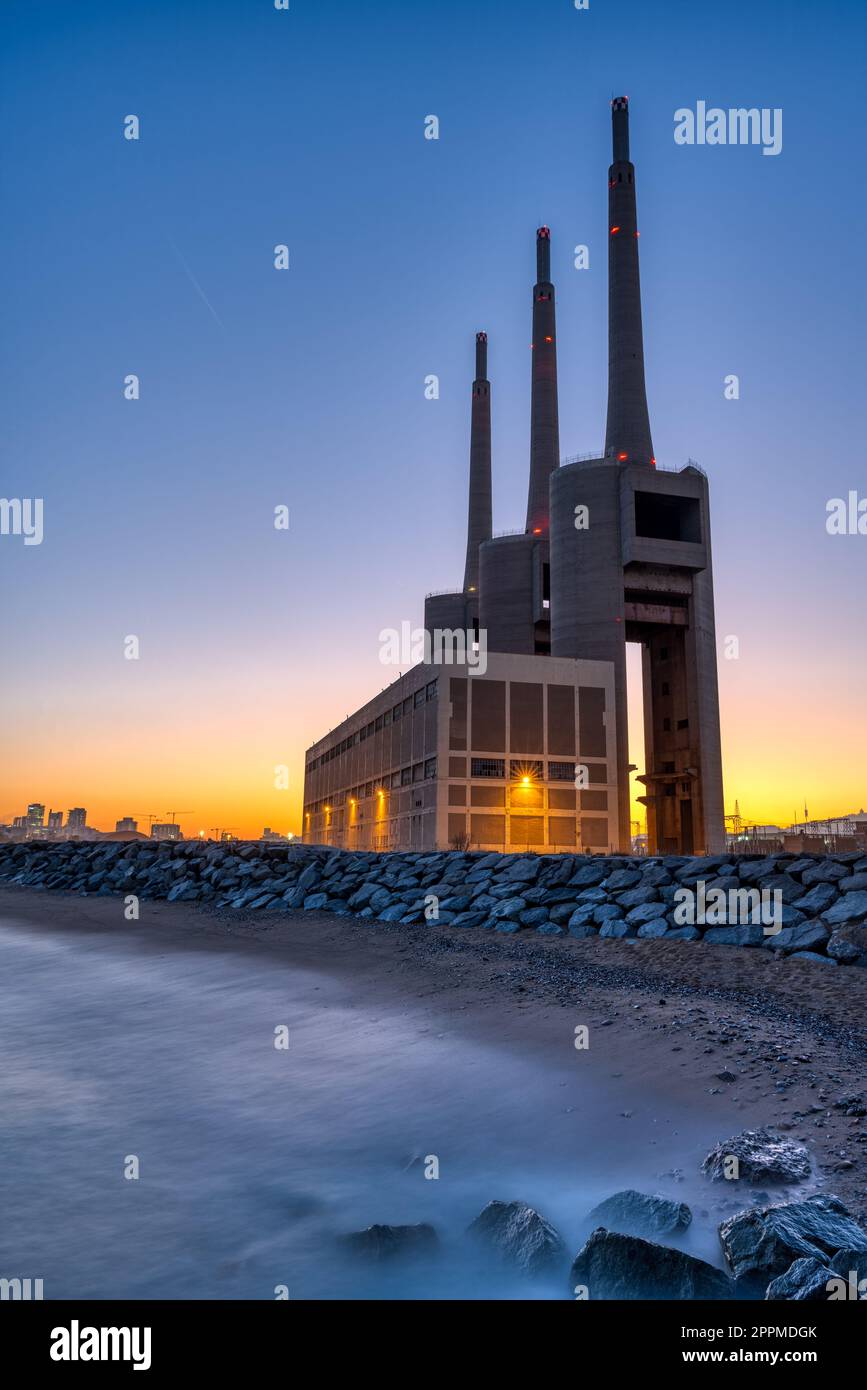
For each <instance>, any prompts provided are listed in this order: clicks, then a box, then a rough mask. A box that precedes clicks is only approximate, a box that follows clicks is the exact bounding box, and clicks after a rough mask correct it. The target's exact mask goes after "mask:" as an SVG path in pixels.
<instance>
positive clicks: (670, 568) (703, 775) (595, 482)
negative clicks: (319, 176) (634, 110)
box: [483, 97, 725, 854]
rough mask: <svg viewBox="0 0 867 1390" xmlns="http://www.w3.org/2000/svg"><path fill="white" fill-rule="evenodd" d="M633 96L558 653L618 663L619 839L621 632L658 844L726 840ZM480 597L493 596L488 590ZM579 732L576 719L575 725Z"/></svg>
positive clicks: (659, 848) (652, 840)
mask: <svg viewBox="0 0 867 1390" xmlns="http://www.w3.org/2000/svg"><path fill="white" fill-rule="evenodd" d="M628 120H629V112H628V104H627V99H626V98H625V97H618V98H617V99H616V100H615V101H614V102H612V127H613V143H614V151H613V155H614V158H613V163H612V165H611V168H610V169H609V174H608V188H609V203H608V205H609V223H608V241H609V261H608V269H609V353H608V361H609V383H608V425H607V430H606V442H605V456H604V457H603V458H601V459H592V460H590V461H588V462H585V461H580V462H576V463H572V464H568V465H566V466H565V467H563V468H560V469H558V470H557V471H556V472H553V473H552V474H551V479H550V500H551V619H552V621H551V652H552V654H553V655H554V656H570V657H583V658H595V659H597V660H604V661H610V662H612V663H613V665H614V708H613V710H606V711H605V721H606V724H609V723H610V721H611V720H612V719H613V721H614V724H615V728H616V748H617V753H616V761H617V768H616V781H617V786H618V808H619V838H620V847H621V849H624V850H625V849H627V848H628V847H629V842H630V835H629V831H630V826H629V764H628V754H627V701H626V642H627V641H631V642H637V643H640V644H641V647H642V651H643V692H644V729H645V767H646V771H645V774H644V776H643V778H642V780H643V782H644V784H645V787H646V789H647V790H646V795H645V796H644V797H643V798H642V800H643V801H644V802H645V804H646V806H647V827H648V838H649V847H650V850H651V852H652V853H683V854H690V853H693V852H695V853H701V852H703V851H705V850H709V851H710V852H715V851H717V850H719V849H722V848H723V847H724V841H725V833H724V819H723V800H722V766H721V755H720V733H719V705H718V696H717V673H716V640H715V634H714V612H713V578H712V566H711V546H710V504H709V497H708V485H707V479H706V477H705V476H704V474H703V473H702V471H701V470H700V469H698V468H696V467H693V466H688V467H686V468H684V469H682V470H681V471H680V472H679V473H670V472H658V471H657V469H656V466H655V463H656V460H655V458H654V455H653V445H652V443H651V437H650V424H649V419H648V412H647V399H646V394H645V387H644V350H643V344H642V333H641V298H640V289H639V279H638V227H637V223H636V211H635V174H634V168H633V166H632V164H631V163H630V160H629V131H628ZM483 602H484V596H483ZM579 742H580V728H579Z"/></svg>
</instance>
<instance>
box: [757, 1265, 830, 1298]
mask: <svg viewBox="0 0 867 1390" xmlns="http://www.w3.org/2000/svg"><path fill="white" fill-rule="evenodd" d="M835 1277H836V1276H835V1274H834V1271H833V1270H831V1269H829V1268H828V1266H827V1265H824V1264H822V1261H821V1260H814V1259H813V1258H812V1257H811V1258H809V1259H806V1260H795V1263H794V1264H793V1265H790V1266H789V1268H788V1269H787V1270H786V1272H785V1274H781V1275H780V1276H779V1278H777V1279H774V1280H773V1281H772V1283H770V1284H769V1285H768V1291H767V1293H766V1294H765V1298H766V1299H771V1300H774V1299H776V1300H783V1299H786V1300H789V1299H791V1300H792V1301H793V1302H811V1303H812V1302H815V1301H816V1300H818V1299H822V1300H824V1301H827V1298H828V1280H829V1279H834V1278H835Z"/></svg>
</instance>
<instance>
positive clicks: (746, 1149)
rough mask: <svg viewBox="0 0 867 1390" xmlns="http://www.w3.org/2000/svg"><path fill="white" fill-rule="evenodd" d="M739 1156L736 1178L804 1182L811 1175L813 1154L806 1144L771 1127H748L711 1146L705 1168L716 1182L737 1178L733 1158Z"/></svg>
mask: <svg viewBox="0 0 867 1390" xmlns="http://www.w3.org/2000/svg"><path fill="white" fill-rule="evenodd" d="M733 1158H735V1159H737V1170H736V1171H737V1178H739V1179H741V1180H743V1181H744V1182H803V1181H804V1179H805V1178H808V1177H809V1176H810V1155H809V1153H808V1152H807V1150H806V1149H805V1148H804V1146H803V1144H796V1143H795V1142H794V1141H793V1140H792V1139H781V1138H780V1136H779V1135H777V1134H772V1133H771V1131H770V1130H768V1129H745V1130H744V1132H743V1134H738V1135H737V1136H736V1137H735V1138H734V1139H726V1140H725V1142H724V1143H722V1144H717V1146H716V1148H715V1149H711V1151H710V1153H709V1154H708V1156H707V1158H706V1159H705V1161H704V1163H703V1164H702V1165H701V1168H702V1172H703V1173H707V1175H708V1177H709V1178H712V1179H713V1181H714V1182H719V1181H722V1180H723V1179H726V1178H728V1180H729V1181H730V1182H731V1181H734V1179H733V1178H732V1176H731V1171H732V1164H731V1160H732V1159H733Z"/></svg>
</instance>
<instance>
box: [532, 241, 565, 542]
mask: <svg viewBox="0 0 867 1390" xmlns="http://www.w3.org/2000/svg"><path fill="white" fill-rule="evenodd" d="M554 319H555V315H554V286H553V285H552V284H551V233H550V231H549V229H548V228H547V227H540V228H539V230H538V231H537V233H536V284H535V285H534V287H533V365H532V371H531V396H530V488H529V494H528V497H527V531H528V532H529V533H530V534H531V535H538V536H543V537H544V538H545V540H546V541H547V538H548V531H549V518H548V480H549V478H550V477H551V474H552V473H553V472H554V470H555V468H559V466H560V426H559V420H558V411H557V335H556V331H555V325H554Z"/></svg>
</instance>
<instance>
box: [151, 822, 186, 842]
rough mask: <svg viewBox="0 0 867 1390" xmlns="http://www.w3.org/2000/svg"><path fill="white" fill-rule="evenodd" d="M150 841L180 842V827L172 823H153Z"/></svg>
mask: <svg viewBox="0 0 867 1390" xmlns="http://www.w3.org/2000/svg"><path fill="white" fill-rule="evenodd" d="M151 839H152V840H180V839H181V827H180V826H179V825H175V823H174V821H154V823H153V825H152V826H151Z"/></svg>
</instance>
